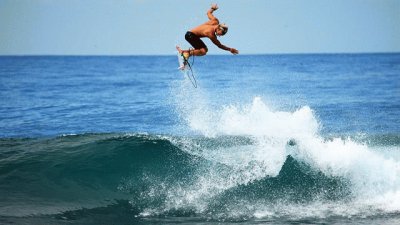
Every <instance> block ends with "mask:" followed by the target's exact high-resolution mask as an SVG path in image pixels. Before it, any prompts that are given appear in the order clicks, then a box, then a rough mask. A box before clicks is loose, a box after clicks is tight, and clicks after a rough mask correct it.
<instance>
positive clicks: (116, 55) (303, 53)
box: [0, 51, 400, 57]
mask: <svg viewBox="0 0 400 225" xmlns="http://www.w3.org/2000/svg"><path fill="white" fill-rule="evenodd" d="M371 54H377V55H378V54H400V51H398V52H397V51H387V52H293V53H289V52H282V53H244V54H238V55H237V56H256V55H371ZM175 55H176V53H171V54H164V53H162V54H109V55H107V54H0V57H35V56H39V57H40V56H48V57H51V56H54V57H57V56H71V57H96V56H99V57H102V56H107V57H130V56H144V57H145V56H175ZM207 56H231V54H222V53H221V54H207ZM235 56H236V55H235ZM198 57H201V56H198Z"/></svg>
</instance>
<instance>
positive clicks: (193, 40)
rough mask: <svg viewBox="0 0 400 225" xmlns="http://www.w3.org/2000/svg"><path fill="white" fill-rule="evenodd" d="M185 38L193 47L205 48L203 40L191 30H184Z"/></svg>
mask: <svg viewBox="0 0 400 225" xmlns="http://www.w3.org/2000/svg"><path fill="white" fill-rule="evenodd" d="M185 39H186V41H188V42H189V43H190V44H191V45H192V46H193V48H194V49H201V48H205V49H207V46H206V44H204V42H203V41H202V40H201V39H200V38H199V37H198V36H197V35H195V34H194V33H193V32H190V31H188V32H186V35H185Z"/></svg>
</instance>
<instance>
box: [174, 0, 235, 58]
mask: <svg viewBox="0 0 400 225" xmlns="http://www.w3.org/2000/svg"><path fill="white" fill-rule="evenodd" d="M217 9H218V5H217V4H212V5H211V8H210V9H209V10H208V11H207V16H208V19H209V21H207V22H205V23H204V24H201V25H199V26H197V27H195V28H193V29H192V30H190V31H188V32H186V35H185V39H186V41H188V42H189V43H190V44H191V45H192V46H193V48H194V49H188V50H182V49H181V48H180V47H179V46H176V49H177V50H178V52H179V53H180V54H181V55H182V56H183V57H184V58H185V60H187V59H188V58H189V57H190V56H193V55H194V56H203V55H206V54H207V51H208V48H207V46H206V45H205V44H204V42H203V41H202V40H201V39H200V38H203V37H208V38H209V39H210V40H211V41H212V42H213V43H214V44H215V45H216V46H218V47H219V48H221V49H223V50H226V51H230V52H231V53H232V54H235V55H236V54H239V51H238V50H236V49H234V48H229V47H227V46H225V45H223V44H221V42H220V41H219V40H218V38H217V36H223V35H225V34H226V33H227V32H228V26H227V25H226V24H220V23H219V20H218V19H217V18H216V17H215V16H214V15H213V12H214V11H216V10H217Z"/></svg>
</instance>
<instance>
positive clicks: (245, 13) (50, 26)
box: [0, 0, 400, 55]
mask: <svg viewBox="0 0 400 225" xmlns="http://www.w3.org/2000/svg"><path fill="white" fill-rule="evenodd" d="M211 3H213V1H204V0H0V55H31V54H45V55H54V54H55V55H65V54H66V55H138V54H139V55H141V54H146V55H147V54H174V50H175V45H176V44H181V45H183V46H184V47H188V46H189V45H188V44H187V43H186V41H185V40H184V34H185V32H186V31H187V30H189V29H190V28H192V27H194V26H196V25H198V24H200V23H203V22H205V21H206V20H207V16H206V12H207V10H208V9H209V7H210V5H211ZM216 3H218V5H219V7H220V9H219V10H218V11H216V12H215V15H216V16H217V17H218V18H219V19H220V21H221V22H225V23H227V24H228V25H229V32H228V34H227V35H226V36H224V37H221V38H220V41H221V42H222V43H223V44H225V45H227V46H229V47H234V48H237V49H238V50H239V51H240V53H242V54H254V53H267V54H269V53H326V52H329V53H331V52H340V53H342V52H400V0H220V1H217V2H216ZM205 43H206V44H207V45H208V46H209V50H210V51H209V53H210V54H230V53H229V52H225V51H223V50H220V49H218V48H217V47H215V46H213V44H212V43H211V42H210V41H209V40H205Z"/></svg>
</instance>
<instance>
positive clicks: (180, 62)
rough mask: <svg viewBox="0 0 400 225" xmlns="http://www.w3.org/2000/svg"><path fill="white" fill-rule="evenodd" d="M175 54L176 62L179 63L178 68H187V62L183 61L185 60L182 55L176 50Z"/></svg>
mask: <svg viewBox="0 0 400 225" xmlns="http://www.w3.org/2000/svg"><path fill="white" fill-rule="evenodd" d="M177 56H178V63H179V67H178V69H180V70H186V69H187V68H186V65H187V63H185V61H186V60H185V59H184V58H183V55H181V54H180V53H179V52H178V54H177Z"/></svg>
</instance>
